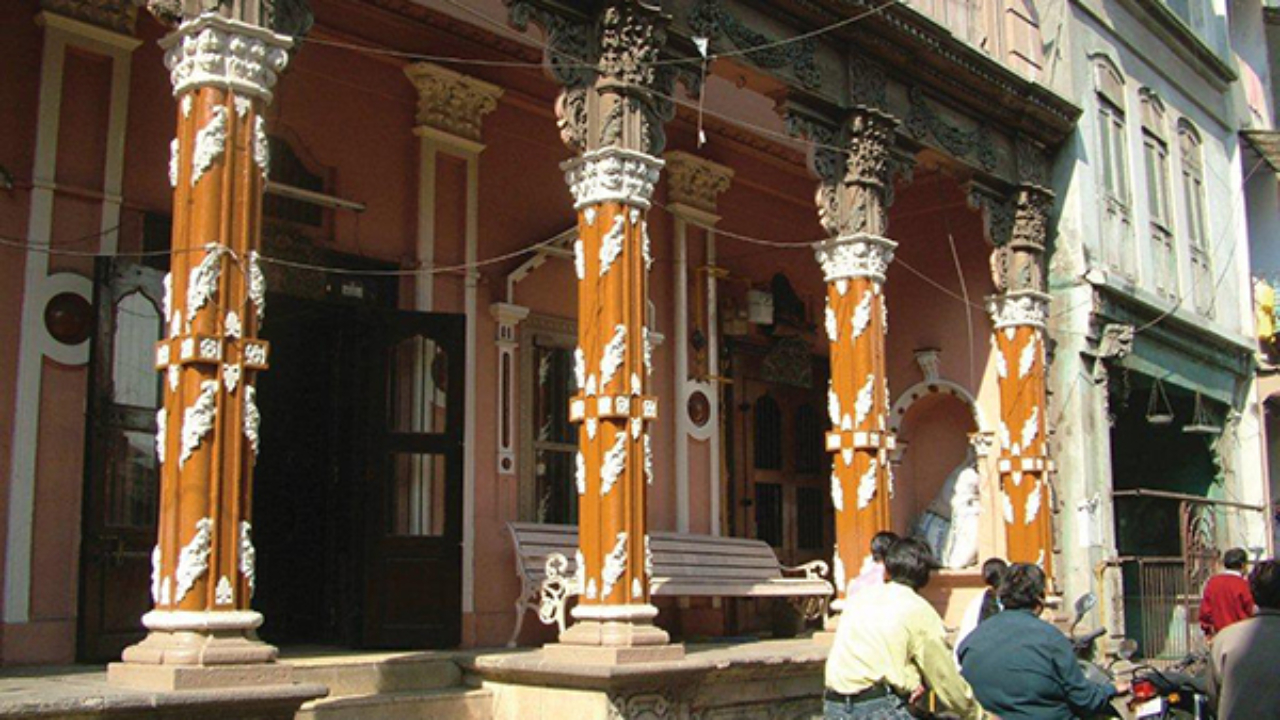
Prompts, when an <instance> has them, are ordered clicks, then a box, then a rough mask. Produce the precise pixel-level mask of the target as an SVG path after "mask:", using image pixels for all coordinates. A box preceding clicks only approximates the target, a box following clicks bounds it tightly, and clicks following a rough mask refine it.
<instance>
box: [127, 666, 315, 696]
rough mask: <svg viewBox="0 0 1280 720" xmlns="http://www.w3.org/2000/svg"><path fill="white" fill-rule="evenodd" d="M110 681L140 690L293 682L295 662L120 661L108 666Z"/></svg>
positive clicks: (289, 683)
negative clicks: (170, 663)
mask: <svg viewBox="0 0 1280 720" xmlns="http://www.w3.org/2000/svg"><path fill="white" fill-rule="evenodd" d="M107 682H110V683H111V684H112V685H120V686H122V687H129V688H136V689H139V690H157V691H174V690H210V689H214V688H232V687H234V688H243V687H247V686H268V685H292V684H293V666H292V665H282V664H279V663H274V662H272V663H258V664H256V665H144V664H142V663H131V662H119V663H111V664H110V665H109V666H107Z"/></svg>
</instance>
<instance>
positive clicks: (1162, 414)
mask: <svg viewBox="0 0 1280 720" xmlns="http://www.w3.org/2000/svg"><path fill="white" fill-rule="evenodd" d="M1147 422H1148V423H1150V424H1152V425H1168V424H1169V423H1171V422H1173V405H1172V404H1170V402H1169V395H1168V394H1167V393H1166V392H1165V390H1164V383H1163V382H1161V380H1160V378H1156V379H1155V382H1154V383H1152V385H1151V397H1150V398H1149V399H1148V400H1147Z"/></svg>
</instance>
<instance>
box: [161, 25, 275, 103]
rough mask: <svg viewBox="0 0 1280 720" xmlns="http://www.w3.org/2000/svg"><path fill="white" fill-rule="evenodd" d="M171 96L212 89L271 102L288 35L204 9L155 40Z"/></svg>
mask: <svg viewBox="0 0 1280 720" xmlns="http://www.w3.org/2000/svg"><path fill="white" fill-rule="evenodd" d="M160 47H162V48H164V50H165V55H164V64H165V67H167V68H169V80H170V82H172V83H173V95H174V97H178V96H180V95H182V94H184V93H186V92H189V91H192V90H198V89H200V88H202V87H218V88H223V89H226V90H230V91H234V92H237V93H240V94H244V95H250V96H253V97H256V98H259V99H261V100H263V101H264V102H271V89H272V88H273V87H275V84H276V78H277V76H278V75H279V73H281V72H282V71H283V70H284V68H285V65H287V64H288V63H289V49H290V48H292V47H293V38H290V37H289V36H287V35H279V34H276V33H274V32H272V31H270V30H267V29H265V28H262V27H259V26H257V25H251V24H249V23H246V22H241V21H239V20H229V19H227V18H224V17H222V16H220V15H217V14H214V13H205V14H204V15H201V16H199V17H197V18H195V19H192V20H187V21H184V22H183V23H182V24H181V25H179V26H178V29H177V30H175V31H174V32H172V33H170V34H169V35H167V36H165V37H164V38H163V39H162V40H161V41H160Z"/></svg>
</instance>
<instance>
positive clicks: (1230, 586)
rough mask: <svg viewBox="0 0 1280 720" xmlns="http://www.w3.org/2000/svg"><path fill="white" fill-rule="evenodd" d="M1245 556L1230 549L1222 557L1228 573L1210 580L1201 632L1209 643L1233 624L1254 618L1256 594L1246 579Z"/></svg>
mask: <svg viewBox="0 0 1280 720" xmlns="http://www.w3.org/2000/svg"><path fill="white" fill-rule="evenodd" d="M1246 557H1247V556H1246V555H1245V552H1244V550H1242V549H1240V548H1231V549H1230V550H1228V551H1226V552H1225V553H1223V555H1222V564H1223V565H1224V566H1226V570H1225V571H1223V572H1221V573H1219V574H1217V575H1214V576H1213V577H1211V578H1209V582H1207V583H1205V584H1204V599H1202V600H1201V601H1200V629H1201V630H1203V631H1204V636H1205V637H1206V638H1208V639H1210V640H1212V639H1213V636H1214V635H1217V634H1218V633H1219V632H1221V631H1222V629H1223V628H1225V627H1227V626H1228V625H1230V624H1231V623H1234V622H1238V621H1240V620H1244V619H1246V618H1251V617H1253V611H1254V604H1253V593H1251V592H1249V581H1248V580H1245V577H1244V565H1245V559H1246Z"/></svg>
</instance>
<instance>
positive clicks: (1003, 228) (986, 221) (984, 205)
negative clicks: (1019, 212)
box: [968, 184, 1015, 247]
mask: <svg viewBox="0 0 1280 720" xmlns="http://www.w3.org/2000/svg"><path fill="white" fill-rule="evenodd" d="M968 201H969V207H971V208H973V209H974V210H977V211H978V212H979V213H980V214H981V215H982V231H983V235H985V236H986V239H987V242H989V243H991V244H992V245H994V246H996V247H1004V246H1005V245H1008V244H1009V236H1010V235H1011V234H1012V233H1013V216H1014V209H1015V208H1014V202H1013V200H1012V199H1011V198H1009V197H1008V196H1006V195H1002V194H1001V193H999V192H997V191H995V190H992V189H990V188H987V187H985V186H982V185H977V184H971V185H970V186H969V195H968Z"/></svg>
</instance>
